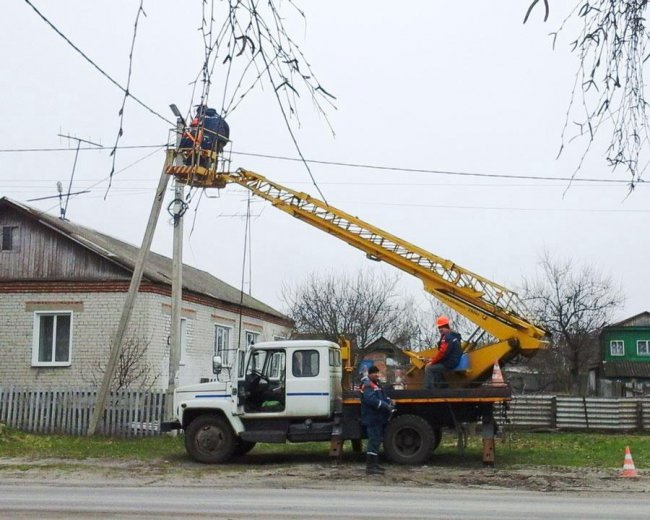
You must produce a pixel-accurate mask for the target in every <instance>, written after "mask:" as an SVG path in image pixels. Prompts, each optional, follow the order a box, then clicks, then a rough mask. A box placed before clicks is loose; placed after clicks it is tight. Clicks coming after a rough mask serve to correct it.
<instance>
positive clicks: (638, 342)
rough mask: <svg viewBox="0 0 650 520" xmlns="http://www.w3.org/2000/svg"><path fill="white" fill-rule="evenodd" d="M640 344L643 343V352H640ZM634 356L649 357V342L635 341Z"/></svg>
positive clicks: (647, 340)
mask: <svg viewBox="0 0 650 520" xmlns="http://www.w3.org/2000/svg"><path fill="white" fill-rule="evenodd" d="M641 343H645V352H641V350H640V349H639V347H640V346H641ZM636 355H637V356H640V357H646V356H650V340H649V339H637V340H636Z"/></svg>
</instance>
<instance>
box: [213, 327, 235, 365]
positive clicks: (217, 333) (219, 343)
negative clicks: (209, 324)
mask: <svg viewBox="0 0 650 520" xmlns="http://www.w3.org/2000/svg"><path fill="white" fill-rule="evenodd" d="M230 330H231V329H230V327H224V326H223V325H215V326H214V355H215V356H221V363H222V364H223V366H226V367H229V366H231V365H232V361H233V352H232V351H231V349H230Z"/></svg>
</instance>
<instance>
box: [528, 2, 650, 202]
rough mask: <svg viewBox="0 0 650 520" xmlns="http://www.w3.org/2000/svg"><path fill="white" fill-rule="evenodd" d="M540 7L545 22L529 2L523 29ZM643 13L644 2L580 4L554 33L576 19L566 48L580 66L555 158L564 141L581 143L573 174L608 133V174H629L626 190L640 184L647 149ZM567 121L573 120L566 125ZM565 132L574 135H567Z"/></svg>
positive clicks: (546, 6) (647, 124)
mask: <svg viewBox="0 0 650 520" xmlns="http://www.w3.org/2000/svg"><path fill="white" fill-rule="evenodd" d="M539 5H543V6H544V10H545V17H544V20H546V19H547V18H548V13H549V1H548V0H544V1H543V4H540V1H539V0H534V1H533V2H531V4H530V6H529V8H528V11H527V13H526V16H525V18H524V23H525V22H526V21H527V20H528V17H529V16H530V14H531V12H532V11H533V8H535V7H536V6H539ZM647 7H648V0H617V1H616V2H614V1H612V0H582V1H580V2H579V3H577V5H576V8H575V9H574V10H573V11H572V12H571V14H570V15H569V16H568V17H567V19H566V20H565V21H564V23H563V24H562V25H561V26H560V28H559V30H558V31H557V32H556V33H553V35H554V36H557V35H558V33H559V32H561V31H563V30H565V27H566V23H567V21H569V20H571V19H574V18H577V19H578V22H579V24H580V25H579V27H580V28H579V29H578V33H577V35H576V38H575V40H573V41H572V43H571V48H572V50H573V51H574V52H575V53H576V54H577V56H578V59H579V63H580V64H579V67H578V71H577V73H576V79H575V84H574V87H573V91H572V95H571V102H570V105H569V109H568V111H567V115H566V120H565V125H564V129H563V131H562V148H561V149H560V153H561V152H562V149H563V148H564V144H565V142H566V141H567V140H568V141H572V140H574V139H584V140H585V143H586V145H585V149H584V153H583V155H582V158H581V160H580V163H579V164H578V167H577V168H576V172H575V173H577V172H578V171H579V170H580V168H581V166H582V163H583V161H584V159H585V157H586V155H587V154H588V152H589V150H590V148H591V145H592V144H593V143H594V141H595V139H596V136H597V135H598V134H599V133H603V132H611V137H610V138H609V144H608V145H607V149H606V154H605V156H606V160H607V162H608V164H609V165H610V167H611V168H612V169H613V170H615V169H617V168H622V169H625V170H626V171H627V172H628V174H629V175H630V184H629V186H630V189H633V188H634V186H635V185H636V183H638V182H639V181H641V180H642V175H643V172H644V170H645V168H646V167H647V164H644V165H641V163H642V162H643V161H644V160H645V159H646V158H647V155H648V154H647V148H648V144H649V143H650V140H649V139H648V136H649V135H648V134H649V132H648V129H649V120H648V103H647V102H646V100H645V84H644V80H643V66H644V64H645V61H646V60H647V59H648V54H647V45H648V37H649V34H648V30H647V27H646V18H645V15H646V12H647ZM572 118H575V119H574V120H573V121H572V125H570V124H569V123H570V119H572ZM570 127H573V128H575V129H576V130H577V131H576V132H575V133H573V132H571V135H570V130H569V129H570ZM644 151H645V154H644ZM642 159H643V160H642ZM575 173H574V174H575Z"/></svg>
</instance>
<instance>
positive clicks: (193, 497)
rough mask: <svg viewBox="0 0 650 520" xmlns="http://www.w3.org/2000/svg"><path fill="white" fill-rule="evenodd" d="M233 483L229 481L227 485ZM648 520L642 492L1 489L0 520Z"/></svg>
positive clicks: (649, 513)
mask: <svg viewBox="0 0 650 520" xmlns="http://www.w3.org/2000/svg"><path fill="white" fill-rule="evenodd" d="M231 484H232V483H231ZM207 517H209V518H233V519H234V518H270V519H273V518H283V519H284V518H380V519H393V518H399V519H410V518H436V519H472V520H475V519H499V520H508V519H521V518H526V519H527V520H536V519H540V520H541V519H547V518H556V519H562V518H571V519H572V520H580V519H585V520H598V519H603V520H604V519H607V520H610V519H612V518H616V519H617V520H632V519H644V520H647V519H648V518H650V500H648V499H647V497H646V496H644V495H643V494H638V493H637V494H629V495H621V494H619V493H610V494H594V493H576V492H572V493H570V494H569V493H566V494H560V493H540V492H528V491H504V490H486V489H472V488H465V489H449V488H447V489H432V488H428V489H426V488H403V487H400V488H386V487H382V488H373V487H366V486H358V485H356V486H351V487H342V486H341V487H337V488H334V489H296V488H292V489H281V488H278V489H268V488H249V489H237V488H214V487H211V488H207V487H161V486H147V487H135V486H134V487H122V486H99V487H98V486H70V485H62V486H59V485H35V484H28V485H25V484H19V485H18V484H16V485H8V484H0V518H3V519H4V518H12V519H13V518H39V519H47V518H52V519H53V518H129V519H143V518H156V519H160V518H207Z"/></svg>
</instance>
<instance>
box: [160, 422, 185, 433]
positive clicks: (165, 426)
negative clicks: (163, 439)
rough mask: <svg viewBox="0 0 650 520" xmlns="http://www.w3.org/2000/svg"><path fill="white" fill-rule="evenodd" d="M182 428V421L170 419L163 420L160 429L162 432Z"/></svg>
mask: <svg viewBox="0 0 650 520" xmlns="http://www.w3.org/2000/svg"><path fill="white" fill-rule="evenodd" d="M180 429H181V423H179V422H178V421H169V422H161V423H160V431H161V432H163V433H164V432H170V431H172V430H180Z"/></svg>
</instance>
